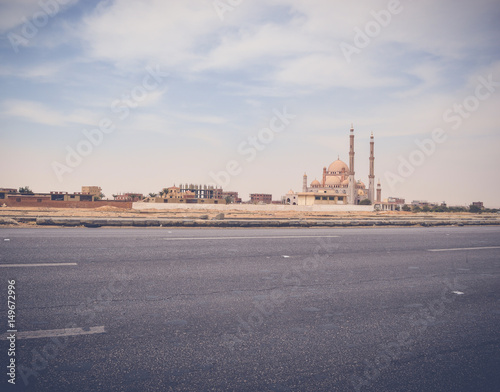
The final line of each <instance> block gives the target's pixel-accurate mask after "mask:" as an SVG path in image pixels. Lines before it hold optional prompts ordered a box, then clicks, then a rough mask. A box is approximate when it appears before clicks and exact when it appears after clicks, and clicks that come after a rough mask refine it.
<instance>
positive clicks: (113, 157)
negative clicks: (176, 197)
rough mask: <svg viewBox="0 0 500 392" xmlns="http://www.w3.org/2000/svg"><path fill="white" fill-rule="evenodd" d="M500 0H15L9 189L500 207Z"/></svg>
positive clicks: (6, 34)
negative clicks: (333, 169) (339, 186)
mask: <svg viewBox="0 0 500 392" xmlns="http://www.w3.org/2000/svg"><path fill="white" fill-rule="evenodd" d="M498 20H500V3H499V2H498V1H497V0H478V1H474V2H471V1H470V0H453V1H452V0H442V1H438V2H437V1H431V0H421V1H418V2H417V1H412V0H401V1H398V0H391V1H374V0H372V1H363V0H361V1H356V2H346V1H337V0H266V1H264V0H216V1H212V0H182V1H181V0H178V1H174V0H143V1H136V0H114V1H113V0H105V1H97V0H85V1H83V0H80V1H78V0H36V1H35V0H0V124H1V127H0V157H1V159H2V166H1V170H0V187H6V188H18V187H20V186H29V187H31V189H32V190H34V191H36V192H49V191H66V192H78V191H80V190H81V186H82V185H99V186H101V187H102V189H103V192H104V194H105V195H106V196H107V197H109V198H111V197H112V195H113V194H117V193H125V192H139V193H143V194H148V193H150V192H153V193H155V192H158V191H159V190H161V189H162V188H164V187H169V186H172V185H174V184H175V185H179V184H181V183H182V184H185V183H194V184H213V185H216V186H222V187H223V188H224V190H227V191H237V192H239V193H240V197H242V198H243V200H248V199H249V194H250V193H272V195H273V199H274V200H280V199H281V196H282V195H284V194H286V193H287V192H288V191H289V190H290V189H292V190H294V191H301V190H302V178H303V174H304V173H307V175H308V182H309V183H310V182H312V181H313V180H314V179H315V178H317V179H319V180H321V177H322V170H323V167H325V166H327V167H328V166H329V165H330V164H331V163H332V162H333V161H335V160H336V159H337V158H338V157H340V159H341V160H343V161H345V162H348V161H349V156H348V152H349V129H350V128H351V124H352V125H353V126H354V133H355V150H356V155H355V159H356V161H355V170H356V178H357V179H360V180H361V181H363V182H364V183H365V184H367V183H368V170H369V161H368V158H369V138H370V134H371V133H372V132H373V134H374V138H375V176H376V181H378V180H380V182H381V185H382V198H384V199H385V198H387V197H403V198H405V199H406V200H407V202H411V201H412V200H428V201H431V202H442V201H446V202H447V203H448V204H449V205H469V204H470V203H471V202H473V201H483V202H484V203H485V206H487V207H500V200H499V196H498V195H499V194H500V182H499V175H498V170H499V167H500V154H499V152H498V147H499V146H500V121H499V120H500V117H499V108H500V47H499V42H500V25H499V24H498Z"/></svg>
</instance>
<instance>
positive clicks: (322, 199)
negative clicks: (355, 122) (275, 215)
mask: <svg viewBox="0 0 500 392" xmlns="http://www.w3.org/2000/svg"><path fill="white" fill-rule="evenodd" d="M349 139H350V149H349V165H347V163H345V162H343V161H341V160H340V159H339V158H337V160H336V161H335V162H333V163H331V164H330V166H328V168H327V167H324V168H323V175H322V176H321V181H319V180H318V179H315V180H314V181H312V182H311V184H310V185H309V186H308V185H307V184H308V180H307V174H304V177H303V185H302V192H299V193H294V192H293V191H291V192H289V193H288V195H287V196H286V197H287V204H297V205H315V204H347V205H356V204H359V203H360V202H361V201H362V200H366V199H368V200H370V204H372V205H374V204H375V203H376V202H379V203H380V202H381V197H382V188H381V186H380V181H379V182H378V185H377V189H376V198H375V156H374V145H375V143H374V140H373V133H372V134H371V136H370V158H369V162H370V172H369V175H368V188H367V187H366V185H365V184H364V183H363V182H362V181H360V180H356V179H355V178H356V177H355V174H356V173H355V171H354V127H353V126H351V131H350V135H349ZM365 203H366V202H365Z"/></svg>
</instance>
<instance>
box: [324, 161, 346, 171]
mask: <svg viewBox="0 0 500 392" xmlns="http://www.w3.org/2000/svg"><path fill="white" fill-rule="evenodd" d="M342 170H345V171H346V172H348V171H349V166H347V163H345V162H342V161H341V160H340V159H337V160H336V161H335V162H333V163H332V164H331V165H330V166H329V167H328V171H329V172H342Z"/></svg>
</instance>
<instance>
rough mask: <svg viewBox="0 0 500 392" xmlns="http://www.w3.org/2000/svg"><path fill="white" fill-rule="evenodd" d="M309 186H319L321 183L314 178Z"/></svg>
mask: <svg viewBox="0 0 500 392" xmlns="http://www.w3.org/2000/svg"><path fill="white" fill-rule="evenodd" d="M311 186H321V183H320V182H319V181H318V180H314V181H313V182H311Z"/></svg>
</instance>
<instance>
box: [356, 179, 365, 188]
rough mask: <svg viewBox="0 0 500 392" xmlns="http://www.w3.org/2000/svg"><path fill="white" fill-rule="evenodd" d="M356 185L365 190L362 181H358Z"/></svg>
mask: <svg viewBox="0 0 500 392" xmlns="http://www.w3.org/2000/svg"><path fill="white" fill-rule="evenodd" d="M357 185H358V186H359V187H361V188H366V186H365V184H364V182H363V181H359V180H358V183H357Z"/></svg>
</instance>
